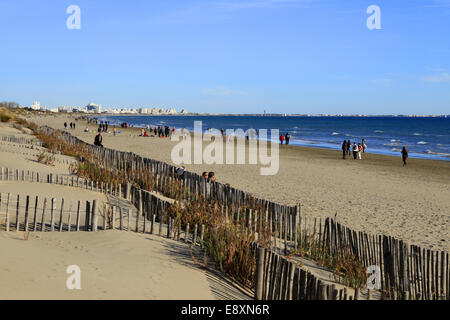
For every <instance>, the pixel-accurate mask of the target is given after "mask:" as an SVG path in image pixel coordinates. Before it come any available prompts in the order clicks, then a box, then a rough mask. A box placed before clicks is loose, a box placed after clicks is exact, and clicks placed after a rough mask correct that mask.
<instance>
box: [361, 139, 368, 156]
mask: <svg viewBox="0 0 450 320" xmlns="http://www.w3.org/2000/svg"><path fill="white" fill-rule="evenodd" d="M361 145H362V152H363V153H364V152H366V149H367V144H366V139H362V144H361Z"/></svg>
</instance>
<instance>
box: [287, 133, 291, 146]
mask: <svg viewBox="0 0 450 320" xmlns="http://www.w3.org/2000/svg"><path fill="white" fill-rule="evenodd" d="M290 139H291V135H290V134H289V132H286V144H289V140H290Z"/></svg>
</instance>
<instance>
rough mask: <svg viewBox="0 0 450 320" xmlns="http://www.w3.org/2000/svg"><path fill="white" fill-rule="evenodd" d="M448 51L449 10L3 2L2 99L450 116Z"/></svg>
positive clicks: (410, 2)
mask: <svg viewBox="0 0 450 320" xmlns="http://www.w3.org/2000/svg"><path fill="white" fill-rule="evenodd" d="M72 4H74V5H78V6H79V7H80V9H81V29H80V30H69V29H67V27H66V20H67V18H68V17H69V14H67V13H66V9H67V7H68V6H69V5H72ZM373 4H375V5H378V6H379V7H380V9H381V27H382V28H381V30H369V29H368V28H367V27H366V20H367V18H368V17H369V14H367V13H366V9H367V7H368V6H369V5H373ZM449 39H450V0H388V1H378V0H371V1H352V0H347V1H336V0H242V1H236V0H209V1H204V0H198V1H190V0H182V1H175V0H164V1H149V0H142V1H141V0H129V1H119V0H114V1H112V0H109V1H106V0H89V1H87V0H71V1H65V0H39V1H35V0H2V1H1V2H0V41H1V42H0V43H1V47H0V100H2V101H3V100H8V101H16V102H18V103H20V104H22V105H30V104H31V103H32V102H33V101H34V100H39V101H40V102H41V104H43V105H48V106H57V105H86V104H87V103H88V102H90V101H93V102H95V103H99V104H101V105H103V106H104V107H109V106H121V107H141V106H145V107H153V106H157V107H175V108H177V109H180V108H187V109H188V110H189V111H191V112H216V113H262V112H263V110H267V112H278V113H345V114H353V113H364V114H400V113H402V114H406V113H407V114H413V113H416V114H417V113H419V114H450V40H449Z"/></svg>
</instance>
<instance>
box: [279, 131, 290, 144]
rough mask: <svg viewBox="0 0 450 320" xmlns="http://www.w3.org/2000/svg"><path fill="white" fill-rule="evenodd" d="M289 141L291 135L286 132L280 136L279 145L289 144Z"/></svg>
mask: <svg viewBox="0 0 450 320" xmlns="http://www.w3.org/2000/svg"><path fill="white" fill-rule="evenodd" d="M290 139H291V135H290V134H289V132H286V134H281V135H280V144H283V142H285V144H289V140H290Z"/></svg>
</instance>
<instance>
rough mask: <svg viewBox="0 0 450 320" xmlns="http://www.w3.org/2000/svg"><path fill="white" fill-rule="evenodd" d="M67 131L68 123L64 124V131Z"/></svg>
mask: <svg viewBox="0 0 450 320" xmlns="http://www.w3.org/2000/svg"><path fill="white" fill-rule="evenodd" d="M66 129H67V122H64V130H66Z"/></svg>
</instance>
